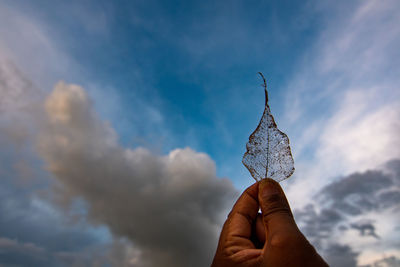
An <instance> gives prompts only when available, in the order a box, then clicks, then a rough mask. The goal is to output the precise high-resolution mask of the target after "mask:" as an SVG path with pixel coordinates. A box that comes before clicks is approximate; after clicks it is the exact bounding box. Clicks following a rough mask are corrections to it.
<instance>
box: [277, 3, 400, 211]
mask: <svg viewBox="0 0 400 267" xmlns="http://www.w3.org/2000/svg"><path fill="white" fill-rule="evenodd" d="M399 10H400V5H399V4H398V2H397V1H386V2H385V3H380V2H376V1H361V2H355V3H352V4H349V3H348V2H338V3H335V4H334V5H333V4H330V3H319V2H318V3H315V5H314V7H313V11H314V12H315V13H316V14H322V15H323V19H322V20H321V22H320V24H321V28H320V31H319V32H318V35H317V38H316V39H315V41H314V42H313V44H312V45H311V46H310V47H309V49H308V51H306V52H305V53H304V55H303V60H301V61H300V62H299V63H298V66H297V67H295V69H296V70H298V71H296V73H294V74H293V76H292V77H290V78H289V79H288V84H287V86H285V87H286V88H287V94H286V103H285V105H286V107H285V117H284V118H283V119H281V120H280V119H279V118H277V120H279V121H280V122H281V127H282V128H283V129H285V128H286V129H288V130H287V132H286V133H287V134H288V136H290V137H291V144H292V152H293V154H294V159H295V165H296V166H295V167H296V172H295V174H294V178H296V179H292V181H288V183H289V184H290V186H289V188H288V190H287V191H288V195H290V196H291V197H290V198H291V199H294V201H293V202H292V204H293V206H296V207H297V208H300V207H304V205H306V201H304V200H305V199H307V196H309V195H310V194H315V193H316V192H318V191H319V190H320V189H321V188H322V187H324V186H325V185H327V184H329V183H330V182H331V181H332V180H334V179H335V177H340V176H343V175H349V174H351V173H355V172H363V171H366V170H368V169H377V168H380V167H381V165H383V164H384V163H385V162H387V161H388V160H390V159H393V158H400V154H399V153H400V152H399V150H398V149H393V147H398V146H400V137H399V135H398V134H397V133H398V132H399V131H400V124H399V120H398V118H399V116H400V102H399V99H400V95H399V92H400V91H399V90H398V88H399V86H398V85H399V82H400V80H399V77H400V73H399V68H398V60H393V59H394V58H396V59H397V58H398V49H397V47H398V46H399V45H400V38H399V36H400V35H399V34H398V33H399V27H397V25H398V21H399V14H400V12H399ZM327 14H329V15H327ZM382 29H387V30H382ZM316 111H318V112H316ZM299 133H300V134H299ZM323 177H325V178H323ZM297 178H298V179H297ZM387 197H388V198H390V196H387Z"/></svg>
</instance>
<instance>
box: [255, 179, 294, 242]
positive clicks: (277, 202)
mask: <svg viewBox="0 0 400 267" xmlns="http://www.w3.org/2000/svg"><path fill="white" fill-rule="evenodd" d="M258 201H259V203H260V206H261V212H262V218H263V223H264V227H265V230H266V233H267V235H269V236H270V237H271V236H273V235H274V233H278V232H286V231H291V230H297V226H296V223H295V221H294V219H293V215H292V212H291V210H290V207H289V203H288V201H287V199H286V196H285V193H284V192H283V190H282V188H281V186H280V185H279V183H278V182H276V181H274V180H272V179H270V178H266V179H262V180H261V181H260V183H259V188H258Z"/></svg>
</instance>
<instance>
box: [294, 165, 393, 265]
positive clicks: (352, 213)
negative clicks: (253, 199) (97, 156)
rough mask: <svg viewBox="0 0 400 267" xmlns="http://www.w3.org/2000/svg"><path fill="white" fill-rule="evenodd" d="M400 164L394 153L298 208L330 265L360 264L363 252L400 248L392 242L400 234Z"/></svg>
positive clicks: (380, 252)
mask: <svg viewBox="0 0 400 267" xmlns="http://www.w3.org/2000/svg"><path fill="white" fill-rule="evenodd" d="M399 167H400V160H397V159H396V160H391V161H389V162H387V163H386V164H385V167H384V168H382V169H377V170H368V171H365V172H360V173H353V174H350V175H348V176H345V177H342V178H340V179H338V180H337V181H335V182H332V183H331V184H329V185H326V186H325V187H323V188H322V189H321V190H320V191H319V192H317V194H316V195H315V197H314V201H313V202H312V203H310V204H308V205H306V206H305V207H304V208H302V209H296V210H295V211H294V214H295V217H296V220H297V222H298V224H299V227H300V229H301V230H302V232H303V233H304V234H305V235H306V236H307V237H308V238H309V240H310V241H311V243H312V244H314V245H315V246H316V247H317V249H318V250H319V251H320V252H321V253H322V255H323V256H324V257H325V258H326V260H327V261H328V263H329V264H330V265H331V266H356V264H357V262H360V261H363V262H365V261H366V259H365V256H366V255H365V254H370V255H369V256H371V255H372V254H374V257H375V259H376V258H377V257H378V258H380V257H382V255H383V254H384V253H385V251H395V252H397V254H400V252H399V251H398V242H397V243H396V242H393V239H398V238H399V234H398V231H396V229H395V225H396V220H397V219H396V218H398V216H399V211H400V206H399V201H398V198H399V197H400V186H399V182H398V181H399V179H400V172H399ZM388 196H389V197H388ZM388 213H389V214H392V216H388ZM377 247H380V249H379V250H377ZM371 250H372V251H374V250H375V252H374V253H371V252H370V251H371ZM341 255H343V256H341ZM370 262H371V261H370Z"/></svg>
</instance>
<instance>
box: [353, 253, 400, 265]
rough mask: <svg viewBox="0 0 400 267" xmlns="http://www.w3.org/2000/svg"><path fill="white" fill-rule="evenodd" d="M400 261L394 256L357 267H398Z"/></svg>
mask: <svg viewBox="0 0 400 267" xmlns="http://www.w3.org/2000/svg"><path fill="white" fill-rule="evenodd" d="M399 266H400V259H399V258H397V257H395V256H388V257H384V258H383V259H380V260H377V261H374V262H373V263H372V264H368V265H361V266H359V267H399Z"/></svg>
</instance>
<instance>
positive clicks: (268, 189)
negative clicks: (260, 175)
mask: <svg viewBox="0 0 400 267" xmlns="http://www.w3.org/2000/svg"><path fill="white" fill-rule="evenodd" d="M259 191H260V195H261V197H262V198H267V197H269V196H271V195H277V194H280V193H281V189H280V186H279V184H278V182H276V181H274V180H272V179H271V178H265V179H262V180H261V181H260V185H259Z"/></svg>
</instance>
